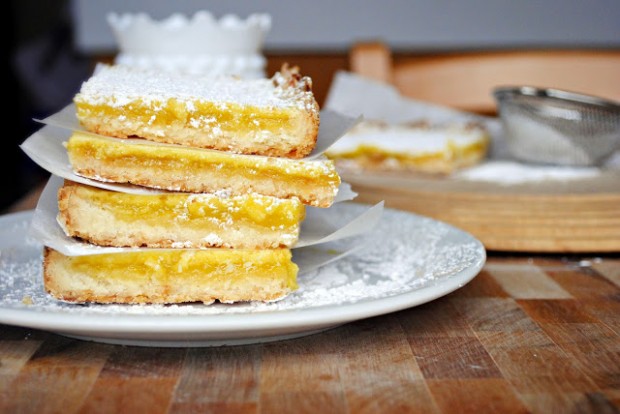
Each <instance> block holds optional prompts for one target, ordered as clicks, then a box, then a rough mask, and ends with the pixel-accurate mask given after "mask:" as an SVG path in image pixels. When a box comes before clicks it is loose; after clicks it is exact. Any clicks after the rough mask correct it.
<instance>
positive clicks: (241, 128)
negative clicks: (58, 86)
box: [74, 65, 319, 158]
mask: <svg viewBox="0 0 620 414" xmlns="http://www.w3.org/2000/svg"><path fill="white" fill-rule="evenodd" d="M74 103H75V106H76V111H77V117H78V120H79V121H80V123H81V124H82V125H83V126H84V127H85V128H86V129H87V130H88V131H91V132H95V133H98V134H101V135H106V136H112V137H119V138H129V137H139V138H144V139H147V140H151V141H156V142H164V143H171V144H179V145H185V146H191V147H199V148H209V149H217V150H220V151H229V152H234V153H240V154H258V155H268V156H274V157H287V158H303V157H305V156H306V155H308V154H309V153H310V152H311V151H312V149H314V147H315V145H316V140H317V135H318V129H319V106H318V104H317V102H316V100H315V98H314V95H313V93H312V80H311V79H310V78H309V77H305V76H301V75H300V74H299V71H298V70H297V68H288V67H287V66H284V67H283V68H282V70H281V71H280V72H277V73H276V74H275V75H274V76H273V77H272V78H271V79H241V78H238V77H233V76H219V77H213V76H211V77H209V76H203V77H200V76H195V75H187V74H181V73H175V72H169V71H157V70H147V69H134V68H130V67H126V66H109V65H100V66H99V67H98V70H97V71H96V72H95V74H93V76H92V77H91V78H90V79H88V80H87V81H86V82H84V83H83V84H82V87H81V89H80V91H79V93H78V94H77V95H76V96H75V97H74Z"/></svg>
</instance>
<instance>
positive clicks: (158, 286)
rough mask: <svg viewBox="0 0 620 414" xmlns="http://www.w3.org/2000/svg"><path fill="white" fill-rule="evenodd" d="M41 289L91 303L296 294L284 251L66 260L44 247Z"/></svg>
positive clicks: (234, 299)
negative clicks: (43, 287) (42, 284)
mask: <svg viewBox="0 0 620 414" xmlns="http://www.w3.org/2000/svg"><path fill="white" fill-rule="evenodd" d="M43 269H44V271H43V275H44V283H45V289H46V291H47V292H48V293H50V294H51V295H52V296H54V297H56V298H57V299H60V300H64V301H69V302H95V303H162V304H165V303H184V302H204V303H207V304H208V303H212V302H214V301H215V300H219V301H220V302H224V303H232V302H240V301H273V300H278V299H281V298H283V297H285V296H286V295H288V294H289V293H291V292H292V291H294V290H296V289H297V272H298V268H297V265H295V264H294V263H293V262H292V261H291V251H290V250H288V249H262V250H255V249H209V250H189V249H174V250H148V249H141V250H138V251H135V252H126V253H107V254H95V255H87V256H65V255H63V254H62V253H59V252H57V251H55V250H53V249H50V248H45V252H44V261H43Z"/></svg>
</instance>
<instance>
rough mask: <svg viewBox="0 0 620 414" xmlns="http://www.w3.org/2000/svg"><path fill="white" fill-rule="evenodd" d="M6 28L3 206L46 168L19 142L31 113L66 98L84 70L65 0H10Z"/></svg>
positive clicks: (44, 111)
mask: <svg viewBox="0 0 620 414" xmlns="http://www.w3.org/2000/svg"><path fill="white" fill-rule="evenodd" d="M9 9H10V10H9V12H10V15H11V17H12V18H10V19H9V34H10V36H9V37H8V41H7V43H8V44H7V45H6V46H5V47H4V48H3V50H4V51H5V52H4V61H5V65H6V66H5V67H6V68H7V69H8V71H7V72H8V75H7V76H8V79H7V82H6V85H7V88H8V96H9V97H10V99H8V100H7V104H8V105H6V108H8V109H7V111H8V112H7V113H6V114H5V117H4V120H5V121H4V122H5V131H6V132H5V134H6V138H5V139H6V142H4V149H3V151H2V152H1V153H0V154H1V155H0V156H1V162H2V171H3V174H4V183H5V184H4V186H3V190H2V193H1V194H2V196H1V198H0V209H1V210H2V211H5V210H6V208H7V207H8V206H9V205H10V204H12V203H14V202H15V201H16V200H18V199H19V198H20V197H22V196H24V195H25V194H26V193H27V192H28V191H29V190H30V189H32V188H33V187H35V186H37V185H38V184H40V183H41V182H43V180H45V179H46V178H47V177H48V176H49V174H48V173H47V172H46V171H44V170H42V169H41V168H40V167H38V166H37V165H36V164H35V163H34V162H32V161H31V160H30V159H29V158H28V157H27V156H26V155H25V154H24V152H23V151H22V150H21V149H20V148H19V145H20V144H21V143H22V142H23V141H24V140H25V139H26V138H27V137H28V136H29V135H30V134H32V133H33V132H35V131H36V130H37V129H39V128H40V127H41V126H40V124H38V123H37V122H35V121H33V118H41V117H45V116H47V115H50V114H52V113H54V112H56V111H58V110H59V109H61V108H62V107H64V106H65V105H67V104H68V103H70V102H71V99H72V97H73V95H74V94H75V93H76V92H77V91H78V90H79V88H80V85H81V83H82V82H83V81H84V80H85V79H86V78H87V77H88V75H89V73H90V67H91V63H90V59H89V58H88V57H86V56H83V55H81V54H79V53H77V52H76V51H75V50H74V49H73V37H72V36H73V28H72V25H71V18H70V13H69V1H62V0H52V1H47V0H46V1H34V0H26V1H24V0H19V1H18V0H11V1H10V2H9Z"/></svg>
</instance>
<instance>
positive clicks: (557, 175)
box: [455, 161, 601, 185]
mask: <svg viewBox="0 0 620 414" xmlns="http://www.w3.org/2000/svg"><path fill="white" fill-rule="evenodd" d="M600 174H601V170H600V169H599V168H597V167H564V166H551V165H528V164H521V163H518V162H515V161H488V162H486V163H483V164H481V165H479V166H476V167H472V168H470V169H467V170H463V171H461V172H458V173H456V174H455V178H462V179H466V180H471V181H486V182H495V183H498V184H503V185H510V184H520V183H527V182H540V181H548V180H555V181H567V180H578V179H586V178H594V177H597V176H599V175H600Z"/></svg>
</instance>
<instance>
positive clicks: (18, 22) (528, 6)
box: [0, 0, 620, 211]
mask: <svg viewBox="0 0 620 414" xmlns="http://www.w3.org/2000/svg"><path fill="white" fill-rule="evenodd" d="M9 5H10V6H9V7H10V13H11V16H12V18H11V19H9V20H10V21H9V31H10V34H11V36H10V37H9V40H8V45H7V46H8V47H6V48H5V49H4V50H5V53H6V55H5V58H6V64H7V67H8V69H9V71H8V73H9V79H8V82H7V85H8V87H9V89H10V94H11V95H10V96H13V97H14V99H13V100H12V101H11V102H12V103H13V104H11V105H8V107H9V113H8V114H7V117H6V119H7V121H8V122H7V124H8V125H9V128H10V129H9V131H10V133H9V134H8V136H9V138H8V142H7V143H6V147H5V150H4V151H2V164H3V165H4V167H5V168H4V171H5V172H6V173H5V174H7V175H6V177H7V180H6V181H7V183H8V184H7V185H6V186H5V188H4V189H3V191H2V197H1V199H0V209H2V210H3V211H4V210H6V209H7V208H8V207H9V206H10V205H11V204H12V203H14V202H15V201H17V200H19V198H20V197H23V196H24V194H26V193H27V192H28V190H30V189H31V188H33V187H35V186H37V185H38V184H40V183H41V182H42V181H43V180H45V178H46V177H47V173H45V172H44V171H42V170H41V169H40V168H39V167H37V166H36V165H35V164H34V163H33V162H32V161H30V160H29V159H28V158H27V157H26V156H25V155H24V154H23V153H22V151H21V150H20V149H19V144H21V142H23V141H24V139H25V138H26V137H27V136H28V135H30V134H31V133H32V132H34V131H36V130H37V129H38V128H39V125H38V124H37V123H36V122H34V121H33V118H40V117H45V116H47V115H49V114H51V113H53V112H56V111H58V110H59V109H61V108H62V107H64V106H65V105H67V104H68V103H70V102H71V99H72V97H73V95H74V94H75V93H76V92H77V91H78V90H79V87H80V85H81V83H82V81H84V80H85V79H86V78H87V77H88V76H89V75H90V74H91V72H92V69H93V67H94V64H95V63H96V62H99V61H105V62H110V61H112V60H113V58H114V56H115V54H116V53H117V51H118V50H117V45H116V41H115V39H114V36H113V34H112V31H111V30H110V27H109V26H108V23H107V21H106V15H107V14H108V13H109V12H118V13H123V12H146V13H148V14H149V15H151V17H153V18H154V19H163V18H165V17H168V16H170V15H171V14H173V13H183V14H186V15H192V14H193V13H194V12H196V11H198V10H209V11H210V12H212V13H213V14H214V15H215V16H216V17H221V16H223V15H224V14H227V13H232V14H236V15H238V16H239V17H242V18H245V17H246V16H248V15H249V14H251V13H268V14H270V15H271V17H272V28H271V30H270V32H269V33H268V35H267V37H266V41H265V45H264V54H265V56H266V57H267V60H268V65H267V75H268V76H270V75H271V74H273V72H274V71H275V70H277V69H279V68H280V66H281V64H282V63H283V62H290V63H292V64H295V65H298V66H300V68H301V69H302V72H303V73H304V74H307V75H309V76H311V77H312V78H313V83H314V90H315V94H316V97H317V101H318V102H319V104H322V103H323V101H324V99H325V97H326V95H327V92H328V90H329V87H330V83H331V80H332V77H333V74H334V73H335V72H336V71H338V70H346V69H348V53H349V50H350V48H351V47H352V45H354V44H355V43H356V42H361V41H374V40H379V41H382V42H385V43H386V44H387V45H389V47H390V48H391V49H392V51H393V54H394V59H399V57H405V56H406V57H407V58H411V57H418V56H419V57H420V58H425V57H428V56H432V55H437V54H449V53H457V52H463V51H488V50H518V49H530V50H531V49H541V50H551V49H553V50H562V49H573V48H580V49H596V50H601V49H602V50H607V49H614V50H617V49H620V1H618V0H594V1H589V2H585V1H584V2H567V1H565V0H547V1H544V2H541V1H537V0H522V1H518V2H517V1H511V0H470V1H467V2H455V1H447V0H418V1H410V0H386V1H382V2H376V1H370V0H363V1H359V0H342V1H337V2H333V1H328V0H314V1H312V2H307V1H306V2H296V1H292V2H277V1H275V0H263V1H260V2H256V1H250V0H243V1H235V2H222V1H196V0H185V1H183V2H171V1H166V2H164V1H147V0H141V1H140V0H109V1H105V2H99V1H92V0H73V1H71V0H48V1H45V2H41V1H34V0H20V1H17V0H11V1H10V2H9ZM619 81H620V74H619Z"/></svg>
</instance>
